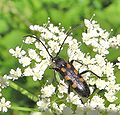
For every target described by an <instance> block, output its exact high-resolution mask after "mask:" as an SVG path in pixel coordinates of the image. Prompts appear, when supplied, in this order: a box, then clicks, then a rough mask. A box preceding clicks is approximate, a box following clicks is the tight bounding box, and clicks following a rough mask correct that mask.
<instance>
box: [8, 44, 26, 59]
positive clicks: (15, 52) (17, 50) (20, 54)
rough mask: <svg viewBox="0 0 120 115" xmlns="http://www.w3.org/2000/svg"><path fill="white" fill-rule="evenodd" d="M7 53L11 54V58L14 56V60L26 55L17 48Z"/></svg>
mask: <svg viewBox="0 0 120 115" xmlns="http://www.w3.org/2000/svg"><path fill="white" fill-rule="evenodd" d="M9 52H10V53H11V54H12V56H15V57H16V58H21V57H22V56H23V55H25V54H26V52H25V51H24V50H22V49H21V48H19V46H18V47H16V49H15V50H13V49H10V50H9Z"/></svg>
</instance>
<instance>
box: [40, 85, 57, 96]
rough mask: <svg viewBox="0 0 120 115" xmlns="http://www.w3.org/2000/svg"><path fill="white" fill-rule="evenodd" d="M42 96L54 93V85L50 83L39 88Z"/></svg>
mask: <svg viewBox="0 0 120 115" xmlns="http://www.w3.org/2000/svg"><path fill="white" fill-rule="evenodd" d="M41 93H42V97H43V98H45V97H51V96H52V95H53V94H54V93H55V87H54V86H53V85H52V84H51V85H48V86H45V87H43V88H42V89H41Z"/></svg>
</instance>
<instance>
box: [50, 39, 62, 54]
mask: <svg viewBox="0 0 120 115" xmlns="http://www.w3.org/2000/svg"><path fill="white" fill-rule="evenodd" d="M48 45H49V46H50V48H51V50H52V51H54V52H55V53H57V52H58V51H59V49H60V46H59V43H58V42H54V41H52V40H49V41H48Z"/></svg>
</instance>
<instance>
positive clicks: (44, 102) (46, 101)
mask: <svg viewBox="0 0 120 115" xmlns="http://www.w3.org/2000/svg"><path fill="white" fill-rule="evenodd" d="M37 106H38V108H39V109H40V110H42V111H43V110H47V109H48V108H49V106H50V99H42V100H39V101H38V102H37Z"/></svg>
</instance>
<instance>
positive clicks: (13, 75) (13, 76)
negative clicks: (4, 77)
mask: <svg viewBox="0 0 120 115" xmlns="http://www.w3.org/2000/svg"><path fill="white" fill-rule="evenodd" d="M21 76H22V72H21V69H20V68H17V69H16V71H15V70H14V69H11V70H10V75H9V77H10V78H9V79H12V80H16V79H18V78H19V77H21Z"/></svg>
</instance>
